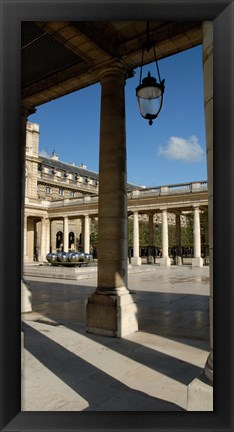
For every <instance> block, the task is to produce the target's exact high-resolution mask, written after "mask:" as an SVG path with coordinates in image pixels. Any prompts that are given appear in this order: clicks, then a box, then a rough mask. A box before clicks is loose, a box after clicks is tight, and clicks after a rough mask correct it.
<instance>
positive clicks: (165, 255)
mask: <svg viewBox="0 0 234 432" xmlns="http://www.w3.org/2000/svg"><path fill="white" fill-rule="evenodd" d="M170 263H171V262H170V258H169V256H168V220H167V210H166V209H163V210H162V258H161V259H160V265H164V266H169V265H170Z"/></svg>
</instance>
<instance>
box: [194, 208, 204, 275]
mask: <svg viewBox="0 0 234 432" xmlns="http://www.w3.org/2000/svg"><path fill="white" fill-rule="evenodd" d="M193 248H194V254H193V256H194V257H193V259H192V266H193V267H202V266H203V259H202V258H201V227H200V210H199V206H194V208H193Z"/></svg>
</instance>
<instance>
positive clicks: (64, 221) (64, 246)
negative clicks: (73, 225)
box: [63, 216, 68, 252]
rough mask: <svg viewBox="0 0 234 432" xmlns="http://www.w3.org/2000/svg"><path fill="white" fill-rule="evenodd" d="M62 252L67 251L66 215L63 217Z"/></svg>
mask: <svg viewBox="0 0 234 432" xmlns="http://www.w3.org/2000/svg"><path fill="white" fill-rule="evenodd" d="M63 252H68V217H67V216H65V217H64V218H63Z"/></svg>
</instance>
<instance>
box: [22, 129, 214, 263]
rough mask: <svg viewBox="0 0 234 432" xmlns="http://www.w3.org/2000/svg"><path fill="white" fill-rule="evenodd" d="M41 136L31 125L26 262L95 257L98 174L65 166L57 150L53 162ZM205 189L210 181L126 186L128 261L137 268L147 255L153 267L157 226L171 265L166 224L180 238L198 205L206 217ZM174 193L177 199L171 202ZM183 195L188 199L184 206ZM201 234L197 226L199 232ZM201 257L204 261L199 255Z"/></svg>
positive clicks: (27, 141)
mask: <svg viewBox="0 0 234 432" xmlns="http://www.w3.org/2000/svg"><path fill="white" fill-rule="evenodd" d="M39 136H40V130H39V125H38V124H36V123H30V122H28V123H27V128H26V164H25V216H24V217H25V220H24V236H25V237H24V262H25V263H27V262H33V261H45V260H46V255H47V253H48V252H56V251H58V250H64V251H65V252H67V251H69V250H84V251H85V252H87V253H89V252H92V251H93V250H92V245H91V244H90V228H91V221H92V220H96V221H97V219H98V192H99V177H98V174H97V173H95V172H93V171H90V170H88V169H87V167H86V165H84V164H83V163H82V164H80V165H79V166H77V165H75V164H74V163H70V164H69V163H65V162H62V161H60V160H59V158H58V155H56V153H55V151H53V152H52V155H51V157H50V156H48V155H46V156H42V155H41V154H39ZM206 187H207V184H206V182H202V183H195V182H194V183H192V184H184V185H171V186H162V187H156V188H143V187H140V186H136V185H133V184H130V183H128V184H127V196H128V218H129V219H132V220H133V227H134V233H133V234H134V238H133V247H131V248H130V247H129V259H130V261H131V263H132V264H133V265H134V264H135V265H140V264H141V257H142V256H143V257H145V256H147V257H148V261H149V262H153V260H155V259H156V256H157V254H158V252H159V250H158V247H157V248H156V247H155V245H154V242H153V229H154V228H153V226H154V224H157V225H158V224H161V225H162V231H163V236H164V240H163V239H162V250H161V252H163V254H164V256H163V257H161V258H165V259H161V260H160V263H161V264H163V262H164V261H165V265H170V259H169V256H168V228H167V225H175V226H176V231H177V233H180V232H181V227H182V226H185V225H186V221H187V214H191V212H193V213H194V215H195V210H194V207H193V205H194V203H195V204H196V205H197V203H199V204H200V207H201V211H202V212H204V211H206V214H207V199H206V196H205V197H204V196H203V195H204V192H205V190H203V189H204V188H206ZM199 188H200V189H199ZM191 192H193V193H192V195H191ZM197 192H198V195H197ZM170 193H172V196H173V199H172V202H171V203H170V198H169V197H171V195H170ZM184 193H185V194H187V197H188V203H187V207H186V206H184V197H185V195H184ZM199 194H200V195H199ZM181 196H183V200H182V201H181ZM147 197H149V198H147ZM191 197H193V198H194V201H193V200H191ZM162 200H163V201H162ZM165 200H166V201H165ZM142 203H143V207H142ZM165 204H166V206H165ZM131 206H133V208H132V209H131ZM141 207H142V208H141ZM165 210H166V213H165ZM140 221H144V222H145V223H146V224H147V223H148V229H149V245H148V248H147V249H148V250H147V251H146V248H145V247H143V249H142V248H141V246H142V245H140V244H139V223H140ZM198 225H199V223H198ZM163 228H164V229H163ZM207 228H208V225H207ZM199 229H200V227H199V226H198V231H199ZM199 236H200V233H199V235H197V238H198V249H200V239H199ZM177 237H178V239H177V249H178V248H179V245H181V239H180V238H179V236H178V235H177ZM207 244H208V239H207ZM163 245H164V246H163ZM160 247H161V245H160ZM149 250H150V251H151V252H149ZM95 252H96V251H95ZM148 255H150V256H148ZM169 255H170V254H169ZM178 255H179V252H178V250H177V256H178ZM197 255H198V256H199V258H200V254H199V251H198V252H197ZM144 259H145V258H144ZM179 262H180V260H179ZM199 263H200V259H199ZM199 265H200V264H199Z"/></svg>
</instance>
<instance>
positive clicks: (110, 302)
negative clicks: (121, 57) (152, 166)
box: [86, 64, 138, 337]
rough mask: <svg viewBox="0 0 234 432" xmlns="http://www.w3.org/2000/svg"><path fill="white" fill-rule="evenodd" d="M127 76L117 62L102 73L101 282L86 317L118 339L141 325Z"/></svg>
mask: <svg viewBox="0 0 234 432" xmlns="http://www.w3.org/2000/svg"><path fill="white" fill-rule="evenodd" d="M96 73H97V72H96ZM125 75H126V74H125V71H123V70H122V68H121V65H118V64H116V67H115V66H113V67H111V68H109V69H108V68H106V69H104V70H102V71H101V72H99V78H100V82H101V86H102V95H101V125H100V159H99V202H98V286H97V289H96V291H95V293H94V294H93V295H91V296H90V297H89V299H88V302H87V315H86V319H87V330H88V331H89V332H92V333H98V334H104V335H109V336H117V337H123V336H125V335H127V334H130V333H133V332H135V331H137V329H138V324H137V316H136V314H137V309H136V305H135V303H134V301H133V298H132V296H131V295H130V293H129V290H128V287H127V283H128V281H127V270H128V260H127V251H128V232H127V172H126V132H125V96H124V86H125Z"/></svg>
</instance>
